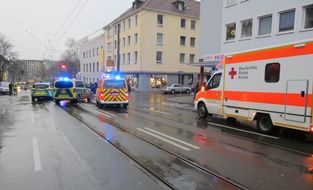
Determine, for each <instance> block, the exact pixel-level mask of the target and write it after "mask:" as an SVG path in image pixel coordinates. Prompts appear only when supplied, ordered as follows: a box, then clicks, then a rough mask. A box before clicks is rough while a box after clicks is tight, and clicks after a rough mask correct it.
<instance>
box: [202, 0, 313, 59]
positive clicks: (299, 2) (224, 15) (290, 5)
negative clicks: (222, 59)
mask: <svg viewBox="0 0 313 190" xmlns="http://www.w3.org/2000/svg"><path fill="white" fill-rule="evenodd" d="M228 1H229V0H223V1H222V2H223V4H222V5H221V6H220V4H219V0H202V1H201V16H200V21H201V32H200V41H201V42H200V50H199V57H200V58H201V56H203V55H207V54H214V53H218V52H216V51H217V50H218V49H219V47H220V52H219V53H221V54H226V53H233V52H239V51H245V50H250V49H257V48H262V47H267V46H273V45H278V44H284V43H289V42H294V41H302V40H307V39H312V37H313V29H312V28H311V29H306V30H304V29H303V22H304V18H303V16H304V13H303V7H304V6H307V5H310V4H313V1H312V0H296V1H295V0H275V2H273V1H272V0H237V1H236V2H237V3H235V4H232V5H230V6H227V2H228ZM290 9H295V25H294V30H293V31H288V32H278V26H279V14H280V12H282V11H286V10H290ZM269 14H272V31H271V34H269V35H266V36H258V29H259V28H258V24H259V18H260V17H261V16H264V15H269ZM219 15H220V16H219ZM220 18H221V19H222V20H221V21H220ZM246 19H252V20H253V24H252V36H251V38H246V39H242V38H241V35H240V34H241V21H242V20H246ZM214 22H215V23H214ZM233 22H235V23H236V37H235V39H234V40H229V41H226V25H227V24H229V23H233ZM217 25H219V26H217ZM217 39H220V40H219V41H220V42H219V44H220V45H218V42H217Z"/></svg>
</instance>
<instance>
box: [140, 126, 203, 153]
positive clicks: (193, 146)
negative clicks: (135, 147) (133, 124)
mask: <svg viewBox="0 0 313 190" xmlns="http://www.w3.org/2000/svg"><path fill="white" fill-rule="evenodd" d="M145 129H146V130H149V131H152V132H154V133H156V134H159V135H162V136H164V137H166V138H169V139H172V140H174V141H177V142H180V143H182V144H184V145H187V146H190V147H192V148H194V149H200V147H198V146H195V145H192V144H189V143H186V142H184V141H181V140H179V139H176V138H174V137H171V136H168V135H166V134H163V133H160V132H158V131H155V130H152V129H149V128H147V127H145Z"/></svg>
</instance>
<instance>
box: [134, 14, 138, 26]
mask: <svg viewBox="0 0 313 190" xmlns="http://www.w3.org/2000/svg"><path fill="white" fill-rule="evenodd" d="M134 24H135V26H137V25H138V15H136V16H135V21H134Z"/></svg>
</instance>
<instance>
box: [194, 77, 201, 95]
mask: <svg viewBox="0 0 313 190" xmlns="http://www.w3.org/2000/svg"><path fill="white" fill-rule="evenodd" d="M199 88H200V84H199V80H198V81H197V83H196V85H195V92H194V94H193V99H195V98H196V95H197V93H198V91H199Z"/></svg>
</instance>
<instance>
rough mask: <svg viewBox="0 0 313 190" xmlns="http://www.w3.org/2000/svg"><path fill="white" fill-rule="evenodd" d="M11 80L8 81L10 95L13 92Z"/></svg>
mask: <svg viewBox="0 0 313 190" xmlns="http://www.w3.org/2000/svg"><path fill="white" fill-rule="evenodd" d="M12 83H13V82H10V84H9V94H10V96H12V94H13V84H12Z"/></svg>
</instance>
